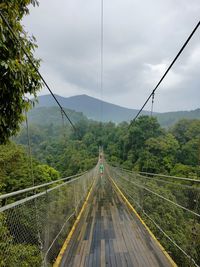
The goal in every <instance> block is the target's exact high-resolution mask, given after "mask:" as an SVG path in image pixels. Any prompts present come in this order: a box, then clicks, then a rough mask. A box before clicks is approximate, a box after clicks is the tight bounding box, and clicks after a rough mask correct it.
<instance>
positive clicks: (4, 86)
mask: <svg viewBox="0 0 200 267" xmlns="http://www.w3.org/2000/svg"><path fill="white" fill-rule="evenodd" d="M29 4H32V5H36V4H38V2H37V0H21V1H18V0H13V1H11V0H2V1H1V4H0V10H1V14H2V16H3V17H4V18H5V19H6V20H7V21H8V23H9V25H10V27H11V28H12V31H13V32H14V34H15V35H16V36H17V38H18V40H19V42H18V41H17V40H16V39H15V38H14V36H13V34H12V33H11V32H10V30H9V28H8V27H7V25H6V23H5V21H4V20H3V18H2V17H1V16H0V55H1V56H0V73H1V76H0V86H1V87H0V92H1V93H0V103H1V105H0V143H5V142H6V141H7V140H8V139H9V137H10V136H12V135H14V134H15V133H16V132H17V131H18V130H19V125H20V123H21V122H22V121H23V119H24V116H23V112H24V111H25V110H26V109H28V108H30V104H28V103H27V101H25V100H24V95H25V94H26V93H29V94H31V95H34V96H35V97H36V92H37V91H38V90H39V89H40V88H41V81H40V77H39V75H38V73H37V72H36V70H35V69H34V67H33V66H32V64H31V63H30V61H29V59H28V58H27V56H26V55H25V53H24V50H23V48H24V49H25V50H26V52H27V53H28V56H29V57H30V59H31V60H32V62H33V63H34V64H35V66H36V67H37V68H38V67H39V60H38V59H35V58H34V56H33V51H34V49H35V48H36V44H35V38H34V37H31V38H30V37H28V35H27V33H26V32H25V31H24V29H23V27H22V25H21V20H22V18H23V17H24V16H25V15H27V14H28V13H29V9H28V5H29ZM22 47H23V48H22Z"/></svg>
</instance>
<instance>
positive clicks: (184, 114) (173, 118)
mask: <svg viewBox="0 0 200 267" xmlns="http://www.w3.org/2000/svg"><path fill="white" fill-rule="evenodd" d="M156 117H157V119H158V122H159V123H160V125H161V126H163V127H169V126H171V125H173V124H175V123H176V122H177V121H179V120H181V119H190V120H191V119H198V120H200V108H198V109H195V110H191V111H174V112H165V113H159V114H157V115H156Z"/></svg>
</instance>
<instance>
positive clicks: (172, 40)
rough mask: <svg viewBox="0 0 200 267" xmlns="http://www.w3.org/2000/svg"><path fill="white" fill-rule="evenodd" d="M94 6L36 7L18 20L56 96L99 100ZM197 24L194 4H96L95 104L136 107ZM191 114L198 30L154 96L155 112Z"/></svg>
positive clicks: (199, 91) (61, 3) (79, 2)
mask: <svg viewBox="0 0 200 267" xmlns="http://www.w3.org/2000/svg"><path fill="white" fill-rule="evenodd" d="M100 7H101V0H56V1H55V0H40V6H39V7H36V8H31V10H30V15H29V16H27V17H26V18H25V19H24V21H23V24H24V25H25V28H26V30H27V31H28V32H29V34H30V35H31V34H33V35H34V36H35V37H36V39H37V44H38V46H39V47H38V49H37V51H36V55H37V56H38V57H40V58H41V59H42V63H41V73H42V74H43V76H44V77H45V79H46V81H47V82H48V84H49V85H50V87H51V88H52V90H53V92H55V93H56V94H59V95H62V96H66V97H68V96H72V95H76V94H88V95H90V96H94V97H97V98H100V95H101V94H100V14H101V13H100V12H101V10H100ZM199 19H200V2H199V0H193V1H188V0H107V1H106V0H104V90H103V100H105V101H108V102H112V103H115V104H119V105H121V106H125V107H130V108H140V107H141V106H142V104H143V103H144V101H145V100H146V98H147V96H148V95H149V94H150V93H151V91H152V89H153V87H154V86H155V85H156V83H157V82H158V80H159V78H160V77H161V75H162V74H163V73H164V71H165V70H166V68H167V66H168V65H169V63H170V62H171V60H172V59H173V58H174V56H175V55H176V54H177V52H178V50H179V49H180V47H181V46H182V44H183V42H185V40H186V38H187V37H188V35H189V34H190V32H191V31H192V30H193V28H194V26H195V25H196V24H197V22H198V20H199ZM41 93H42V94H45V93H47V91H46V90H43V91H42V92H41ZM149 106H150V105H148V106H147V109H149ZM199 107H200V29H198V31H197V32H196V34H195V36H194V37H193V39H192V40H191V42H190V44H189V45H188V47H187V48H186V49H185V51H184V53H183V54H182V56H181V57H180V59H179V60H178V62H177V63H176V65H174V67H173V69H172V71H171V72H170V73H169V75H168V76H167V78H166V79H165V81H164V82H163V84H162V85H161V86H160V88H159V89H158V92H157V94H156V97H155V110H156V111H171V110H190V109H195V108H199Z"/></svg>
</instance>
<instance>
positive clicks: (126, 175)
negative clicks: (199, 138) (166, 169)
mask: <svg viewBox="0 0 200 267" xmlns="http://www.w3.org/2000/svg"><path fill="white" fill-rule="evenodd" d="M108 168H109V171H110V175H111V176H112V178H113V179H114V180H115V182H116V184H117V185H118V187H119V188H120V190H121V191H122V192H123V193H124V195H125V196H126V197H127V198H128V200H129V201H130V203H131V204H133V206H134V208H135V209H136V211H137V212H138V213H139V214H140V216H141V217H142V218H143V219H144V221H145V222H146V224H147V225H148V226H149V228H150V229H151V230H152V232H153V233H154V234H155V236H156V237H157V239H158V240H159V241H160V243H161V244H162V245H163V247H164V248H165V249H166V251H167V252H168V253H169V254H170V255H171V257H172V258H173V259H174V261H175V262H176V263H177V265H178V266H182V267H188V266H200V206H199V200H200V180H197V179H196V180H194V179H189V178H183V177H170V176H164V175H157V174H148V173H136V172H130V171H127V170H124V169H121V168H116V167H111V166H109V167H108Z"/></svg>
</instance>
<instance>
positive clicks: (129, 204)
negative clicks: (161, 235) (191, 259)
mask: <svg viewBox="0 0 200 267" xmlns="http://www.w3.org/2000/svg"><path fill="white" fill-rule="evenodd" d="M109 178H110V180H111V181H112V183H113V184H114V186H115V187H116V188H117V191H118V192H119V194H120V195H121V197H122V198H123V199H124V201H125V203H126V204H127V206H128V207H129V209H130V210H132V211H133V212H134V213H135V215H136V216H137V218H138V219H139V220H140V221H141V223H142V224H143V225H144V227H145V228H146V229H147V231H148V232H149V234H150V236H151V237H152V238H153V239H154V240H155V242H156V243H157V245H158V246H159V248H160V249H161V250H162V252H163V253H164V255H165V256H166V258H167V259H168V260H169V262H170V263H171V265H172V266H173V267H178V266H177V264H176V263H175V262H174V261H173V259H172V258H171V257H170V255H169V254H168V253H167V251H166V250H165V249H164V247H163V246H162V245H161V244H160V242H159V241H158V239H157V238H156V237H155V235H154V234H153V233H152V232H151V230H150V229H149V227H148V226H147V225H146V223H145V222H144V221H143V220H142V218H141V217H140V215H139V214H138V213H137V211H136V210H135V209H134V208H133V206H132V205H131V203H130V202H129V201H128V199H127V198H126V197H125V196H124V194H123V193H122V191H121V190H120V189H119V187H118V186H117V184H116V183H115V181H114V180H113V179H112V178H111V177H109Z"/></svg>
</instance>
